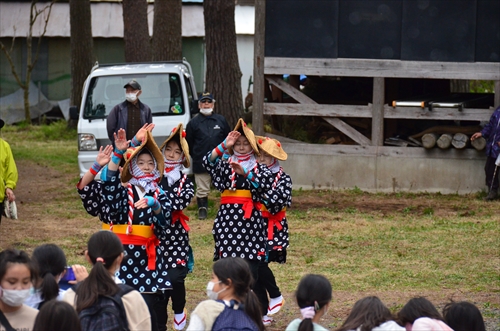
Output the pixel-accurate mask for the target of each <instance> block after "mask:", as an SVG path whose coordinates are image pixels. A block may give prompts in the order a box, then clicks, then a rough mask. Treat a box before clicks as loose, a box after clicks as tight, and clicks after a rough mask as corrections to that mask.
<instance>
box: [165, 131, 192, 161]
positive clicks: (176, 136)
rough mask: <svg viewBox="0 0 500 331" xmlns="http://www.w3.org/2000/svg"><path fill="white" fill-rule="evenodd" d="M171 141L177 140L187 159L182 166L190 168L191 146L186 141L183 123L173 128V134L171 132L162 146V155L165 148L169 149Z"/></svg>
mask: <svg viewBox="0 0 500 331" xmlns="http://www.w3.org/2000/svg"><path fill="white" fill-rule="evenodd" d="M170 140H175V141H176V142H177V143H178V144H179V147H180V148H181V150H182V152H183V153H184V157H185V160H184V162H183V163H182V165H184V167H186V168H189V165H190V164H191V161H190V158H189V145H188V143H187V141H186V131H184V127H183V126H182V123H179V124H178V125H177V126H176V127H175V128H173V129H172V132H170V136H169V137H168V138H167V139H166V140H165V141H164V142H163V144H161V146H160V151H161V152H162V154H163V150H164V149H165V147H167V144H168V142H169V141H170Z"/></svg>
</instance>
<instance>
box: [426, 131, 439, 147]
mask: <svg viewBox="0 0 500 331" xmlns="http://www.w3.org/2000/svg"><path fill="white" fill-rule="evenodd" d="M438 139H439V136H438V134H437V133H426V134H424V135H423V136H422V145H423V146H424V148H427V149H430V148H434V146H436V141H437V140H438Z"/></svg>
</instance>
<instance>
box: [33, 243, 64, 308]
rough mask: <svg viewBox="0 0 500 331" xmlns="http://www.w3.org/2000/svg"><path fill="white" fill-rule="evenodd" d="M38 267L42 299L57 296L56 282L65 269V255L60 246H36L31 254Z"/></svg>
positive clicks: (57, 287) (38, 285) (45, 299)
mask: <svg viewBox="0 0 500 331" xmlns="http://www.w3.org/2000/svg"><path fill="white" fill-rule="evenodd" d="M31 257H32V259H33V262H35V264H36V266H37V268H38V276H39V278H40V282H39V283H38V284H37V286H36V287H37V288H39V289H40V294H41V298H42V300H44V301H48V300H52V299H54V298H57V296H58V294H59V286H58V283H59V281H60V280H61V278H62V276H63V275H64V272H65V271H66V256H65V255H64V252H63V250H62V249H61V248H59V247H58V246H57V245H54V244H45V245H41V246H38V247H37V248H35V250H34V251H33V255H32V256H31Z"/></svg>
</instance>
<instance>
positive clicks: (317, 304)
mask: <svg viewBox="0 0 500 331" xmlns="http://www.w3.org/2000/svg"><path fill="white" fill-rule="evenodd" d="M295 298H296V299H297V304H298V305H299V308H300V309H303V308H306V307H314V311H315V312H317V311H318V310H320V309H321V308H323V307H324V306H325V305H326V304H328V303H329V302H330V301H331V300H332V285H331V284H330V281H329V280H328V279H326V277H324V276H321V275H313V274H309V275H305V276H304V277H302V279H301V280H300V282H299V285H298V286H297V290H296V291H295ZM313 329H314V326H313V322H312V318H304V319H303V320H302V322H300V325H299V328H298V331H313Z"/></svg>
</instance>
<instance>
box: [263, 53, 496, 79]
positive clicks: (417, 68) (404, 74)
mask: <svg viewBox="0 0 500 331" xmlns="http://www.w3.org/2000/svg"><path fill="white" fill-rule="evenodd" d="M264 74H266V75H284V74H290V75H300V74H303V75H312V76H347V77H385V78H435V79H475V80H500V63H498V62H473V63H470V62H432V61H401V60H373V59H318V58H312V59H310V58H283V57H266V65H265V68H264Z"/></svg>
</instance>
